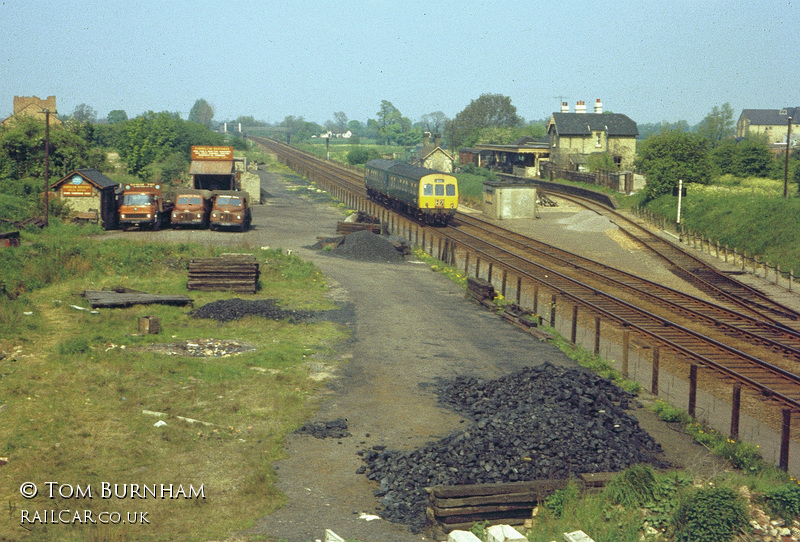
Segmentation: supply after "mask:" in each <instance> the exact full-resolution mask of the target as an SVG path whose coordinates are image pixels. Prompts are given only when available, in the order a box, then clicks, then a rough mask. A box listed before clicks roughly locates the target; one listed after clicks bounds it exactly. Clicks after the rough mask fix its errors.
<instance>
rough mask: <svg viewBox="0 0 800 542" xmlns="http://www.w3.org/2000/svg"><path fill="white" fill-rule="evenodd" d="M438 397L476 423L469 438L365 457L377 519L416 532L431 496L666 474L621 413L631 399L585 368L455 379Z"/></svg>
mask: <svg viewBox="0 0 800 542" xmlns="http://www.w3.org/2000/svg"><path fill="white" fill-rule="evenodd" d="M439 393H440V401H441V402H442V403H443V404H446V405H448V406H450V407H451V408H453V409H455V410H456V411H458V412H461V413H463V414H464V415H465V416H466V417H468V418H470V419H471V420H472V423H471V425H470V426H469V427H468V428H467V429H466V430H464V431H461V432H458V433H454V434H452V435H449V436H447V437H445V438H443V439H441V440H439V441H438V442H433V443H430V444H428V445H426V446H424V447H422V448H419V449H417V450H414V451H411V452H399V451H391V450H387V451H376V450H374V449H373V450H369V451H365V452H361V455H362V457H363V460H364V462H365V466H362V467H361V468H360V469H359V471H360V472H363V473H366V475H367V476H368V478H369V479H371V480H375V481H377V482H379V483H380V489H378V490H377V491H376V496H378V497H382V500H381V504H382V505H383V511H382V512H381V516H382V517H383V518H384V519H387V520H389V521H394V522H398V523H405V524H407V525H408V526H409V528H410V529H411V530H412V531H414V532H420V531H421V530H422V529H423V528H424V527H425V521H426V518H425V508H426V506H427V504H428V495H427V493H426V492H425V491H424V488H425V487H429V486H434V485H439V484H443V485H463V484H485V483H498V482H521V481H530V480H543V479H566V478H569V477H571V476H574V475H577V474H580V473H588V472H616V471H620V470H623V469H625V468H627V467H629V466H632V465H634V464H637V463H649V464H652V465H654V466H656V467H659V468H661V467H667V466H668V464H667V463H666V462H665V461H663V460H661V459H660V452H661V448H660V446H659V445H658V444H657V443H656V442H655V440H653V438H652V437H651V436H650V435H648V434H647V433H646V432H645V431H644V430H643V429H641V428H640V427H639V424H638V422H637V420H636V419H635V418H634V417H633V416H631V415H629V414H628V413H626V412H625V411H624V410H623V409H624V408H626V407H627V406H628V403H629V402H630V401H631V400H632V398H633V396H632V395H630V394H628V393H627V392H625V391H623V390H621V389H620V388H618V387H617V386H615V385H614V384H613V383H612V382H611V381H609V380H606V379H603V378H600V377H599V376H597V375H595V374H593V373H591V372H589V371H585V370H583V369H576V368H562V367H556V366H554V365H552V364H549V363H546V364H544V365H541V366H537V367H529V368H526V369H523V370H522V371H519V372H517V373H514V374H512V375H509V376H507V377H504V378H500V379H498V380H492V381H484V380H480V379H476V378H471V377H458V378H456V379H454V380H452V381H450V382H446V383H442V384H441V385H440V386H439Z"/></svg>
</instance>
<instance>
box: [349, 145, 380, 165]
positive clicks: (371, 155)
mask: <svg viewBox="0 0 800 542" xmlns="http://www.w3.org/2000/svg"><path fill="white" fill-rule="evenodd" d="M375 158H380V155H379V154H378V151H376V150H374V149H366V148H364V147H356V148H355V149H353V150H351V151H350V152H348V153H347V163H348V164H350V165H351V166H355V165H359V164H366V163H367V162H369V161H370V160H374V159H375Z"/></svg>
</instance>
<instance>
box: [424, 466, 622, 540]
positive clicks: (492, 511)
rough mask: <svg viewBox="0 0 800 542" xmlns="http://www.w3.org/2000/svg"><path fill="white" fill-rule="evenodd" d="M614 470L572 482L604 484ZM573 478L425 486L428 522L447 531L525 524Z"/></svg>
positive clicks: (591, 486)
mask: <svg viewBox="0 0 800 542" xmlns="http://www.w3.org/2000/svg"><path fill="white" fill-rule="evenodd" d="M613 474H614V473H593V474H581V475H579V476H578V477H577V478H576V479H573V482H575V483H577V485H578V487H579V488H580V489H581V490H582V491H594V490H597V489H598V488H601V487H603V486H604V485H605V484H606V483H607V482H608V480H610V479H611V477H613ZM569 482H570V480H531V481H528V482H509V483H497V484H468V485H460V486H433V487H429V488H426V491H427V492H428V495H429V496H430V503H429V504H428V508H427V510H426V515H427V519H428V521H429V523H430V524H431V525H433V526H434V527H435V528H437V529H440V530H441V531H443V532H445V533H449V532H450V531H454V530H469V528H470V527H472V526H473V525H474V524H475V523H483V522H486V523H488V524H489V525H500V524H505V525H523V524H524V523H525V521H526V520H527V519H530V518H531V516H532V514H533V509H534V508H536V507H537V506H538V505H540V504H541V503H542V502H544V500H545V499H546V498H547V497H549V496H550V495H552V494H553V493H555V492H556V491H558V490H559V489H564V488H565V487H567V484H568V483H569Z"/></svg>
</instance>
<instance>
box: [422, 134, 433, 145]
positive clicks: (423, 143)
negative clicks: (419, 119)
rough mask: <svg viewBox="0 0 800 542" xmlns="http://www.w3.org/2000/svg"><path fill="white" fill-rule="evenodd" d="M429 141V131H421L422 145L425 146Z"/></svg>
mask: <svg viewBox="0 0 800 542" xmlns="http://www.w3.org/2000/svg"><path fill="white" fill-rule="evenodd" d="M430 142H431V133H430V132H423V133H422V146H423V147H427V146H428V145H429V144H430Z"/></svg>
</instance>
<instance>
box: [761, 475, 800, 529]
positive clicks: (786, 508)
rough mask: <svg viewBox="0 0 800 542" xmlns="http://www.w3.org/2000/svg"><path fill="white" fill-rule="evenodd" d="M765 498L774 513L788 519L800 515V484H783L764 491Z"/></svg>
mask: <svg viewBox="0 0 800 542" xmlns="http://www.w3.org/2000/svg"><path fill="white" fill-rule="evenodd" d="M764 500H765V501H766V502H767V505H768V506H769V508H770V511H771V512H773V513H774V514H777V515H779V516H781V517H782V518H783V519H785V520H786V521H791V520H793V519H794V518H796V517H797V516H798V515H800V486H798V485H797V484H796V483H794V482H792V483H787V484H783V485H781V486H779V487H777V488H775V489H773V490H770V491H767V492H766V493H764Z"/></svg>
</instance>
